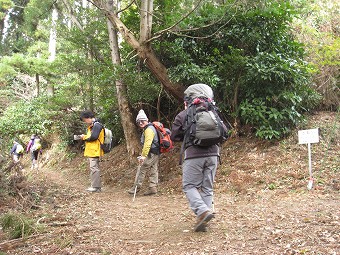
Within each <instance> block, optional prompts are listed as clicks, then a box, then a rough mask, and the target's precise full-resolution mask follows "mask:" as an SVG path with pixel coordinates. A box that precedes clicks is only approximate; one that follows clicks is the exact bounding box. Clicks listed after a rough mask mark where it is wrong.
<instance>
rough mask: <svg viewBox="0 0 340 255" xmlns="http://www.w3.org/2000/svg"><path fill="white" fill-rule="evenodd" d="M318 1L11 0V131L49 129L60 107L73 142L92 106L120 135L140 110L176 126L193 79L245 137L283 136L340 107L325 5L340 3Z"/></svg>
mask: <svg viewBox="0 0 340 255" xmlns="http://www.w3.org/2000/svg"><path fill="white" fill-rule="evenodd" d="M312 2H313V3H311V2H310V1H301V0H292V1H285V2H282V1H265V0H263V1H257V2H256V3H255V2H253V1H241V2H237V1H203V0H201V1H195V0H188V1H167V0H159V1H151V0H149V1H145V0H142V1H137V2H126V1H115V2H114V4H113V6H112V7H109V6H108V2H106V1H99V0H96V1H94V2H93V3H92V2H87V1H74V0H62V1H50V0H39V1H33V0H32V1H18V0H15V1H7V0H1V1H0V10H1V12H0V15H1V16H0V21H1V23H0V24H1V25H0V29H1V35H2V37H1V43H0V55H1V60H0V85H1V86H0V94H1V95H2V96H3V98H4V99H2V100H1V101H0V103H1V105H2V106H4V107H3V110H1V111H0V119H1V121H0V129H1V130H2V131H3V132H2V136H6V137H9V138H11V137H14V136H16V135H18V133H20V134H29V133H31V132H33V131H34V132H38V133H40V134H41V135H47V134H48V132H50V131H51V129H50V127H52V126H53V121H52V120H53V119H55V116H58V115H63V116H64V117H65V116H66V115H67V116H68V117H67V118H65V119H62V120H61V123H59V124H58V125H59V126H60V127H67V128H69V130H67V132H66V133H65V134H64V140H65V141H66V143H70V142H71V141H70V140H71V138H70V136H67V134H71V133H72V131H73V130H74V129H76V128H79V126H77V125H79V123H78V124H76V121H71V119H73V118H76V117H75V116H76V115H77V113H78V112H79V111H80V110H82V109H91V110H93V111H95V112H97V113H99V115H100V117H101V118H102V119H103V121H104V122H106V123H108V124H107V125H108V126H109V127H110V128H112V129H113V131H114V134H115V140H116V142H117V143H119V142H121V141H123V140H124V139H122V137H125V139H128V137H127V136H130V135H132V134H131V133H129V134H128V133H126V132H124V135H123V131H124V129H127V128H129V129H131V127H132V126H133V124H134V123H131V125H129V126H128V127H127V125H126V123H127V122H126V121H128V122H133V116H134V115H135V114H136V113H137V111H138V110H139V109H140V108H144V109H145V110H146V111H147V113H148V115H149V116H150V119H159V120H162V121H163V122H165V123H166V125H167V126H169V125H170V124H171V122H172V119H173V117H174V116H175V115H176V113H177V112H178V111H179V110H180V109H181V104H178V102H180V101H181V95H182V91H183V90H184V89H185V87H187V86H189V85H191V84H194V83H206V84H208V85H210V86H211V87H212V88H213V90H214V92H215V97H216V98H215V99H216V102H217V103H218V106H219V108H220V110H221V112H222V114H223V116H224V119H225V120H226V121H228V122H229V123H231V125H232V127H233V130H234V133H235V134H237V133H238V132H239V131H240V129H241V127H242V126H244V125H248V126H251V127H252V129H254V130H255V134H256V135H257V136H258V137H260V138H265V139H273V138H275V139H279V138H281V137H282V136H284V135H286V134H288V133H289V132H290V130H291V128H293V127H295V126H296V125H298V123H299V122H300V121H302V120H303V113H304V112H307V111H310V110H313V109H316V108H320V107H324V108H326V109H329V108H331V109H333V110H334V109H335V110H336V109H337V108H338V107H339V105H338V104H339V100H338V99H339V86H338V84H339V82H338V80H339V76H338V74H336V73H338V70H339V62H338V60H339V57H338V56H339V52H338V51H336V48H337V47H336V46H337V45H338V44H339V37H338V33H339V31H337V30H336V27H337V25H336V24H337V23H336V22H338V21H336V20H338V19H336V17H338V16H339V15H338V13H335V12H334V8H330V9H328V11H329V13H333V14H334V15H333V16H332V17H328V16H325V15H323V13H322V12H321V11H320V10H321V9H320V10H319V12H318V11H317V8H322V7H323V6H324V5H326V4H332V5H333V6H338V5H339V4H338V3H337V2H335V1H328V0H324V1H318V2H314V1H312ZM311 8H312V14H313V15H311V12H309V10H311ZM335 9H336V8H335ZM337 9H338V10H339V8H337ZM53 10H55V11H56V12H57V13H58V16H57V19H56V17H54V18H53V17H52V13H53ZM308 15H310V16H308ZM307 16H308V19H305V17H307ZM311 16H312V17H313V18H312V17H311ZM326 17H327V18H326ZM317 18H318V19H317ZM316 20H318V21H317V22H318V23H317V24H316ZM109 25H112V27H111V29H113V30H112V31H111V32H113V33H116V35H117V38H118V39H117V42H118V43H117V45H116V46H115V47H116V49H114V48H112V44H111V42H110V40H111V37H110V33H111V32H110V26H109ZM324 25H329V26H331V28H332V29H328V30H326V31H325V29H324V28H323V26H324ZM108 28H109V29H108ZM302 32H303V33H302ZM325 34H327V38H328V40H327V41H326V40H325V37H324V35H325ZM53 35H56V58H55V59H53V60H51V58H50V55H51V40H52V39H51V38H53ZM312 35H318V36H319V37H318V36H314V37H312ZM113 47H114V46H113ZM113 51H115V52H116V53H117V54H119V60H120V63H119V64H117V62H115V61H113V59H112V52H113ZM325 80H327V83H325ZM117 82H118V83H117ZM122 86H123V88H124V90H123V91H120V90H119V88H120V87H122ZM51 88H52V92H53V93H52V95H51V93H50V92H51ZM49 91H50V92H49ZM122 92H123V94H117V93H122ZM323 92H324V93H323ZM330 95H331V96H330ZM124 102H126V104H124V106H123V105H122V103H124ZM320 102H321V104H320ZM5 106H10V107H8V108H6V109H5ZM46 106H47V107H46ZM124 111H125V112H124ZM127 113H130V114H131V116H130V117H129V118H128V119H127V120H124V117H125V116H126V114H127ZM24 115H26V116H30V118H22V116H24ZM31 116H35V117H34V118H33V117H31ZM122 118H123V119H122ZM124 121H125V122H124ZM122 123H123V124H122Z"/></svg>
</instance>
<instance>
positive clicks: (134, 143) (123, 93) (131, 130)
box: [107, 2, 140, 158]
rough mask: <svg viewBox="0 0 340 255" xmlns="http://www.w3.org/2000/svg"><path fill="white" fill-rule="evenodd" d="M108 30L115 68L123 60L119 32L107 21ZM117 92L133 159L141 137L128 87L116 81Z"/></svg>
mask: <svg viewBox="0 0 340 255" xmlns="http://www.w3.org/2000/svg"><path fill="white" fill-rule="evenodd" d="M107 8H108V9H110V10H112V9H113V2H108V4H107ZM107 28H108V31H109V39H110V48H111V59H112V63H113V65H114V66H120V65H121V58H120V53H119V44H118V35H117V30H116V29H115V27H114V26H113V24H112V23H111V21H110V20H107ZM116 91H117V99H118V107H119V112H120V118H121V124H122V126H123V130H124V136H125V140H126V148H127V151H128V153H129V156H130V157H131V158H132V157H134V156H136V155H138V153H139V151H140V143H139V137H138V135H137V132H136V126H135V125H134V123H135V121H134V119H133V116H132V113H131V109H130V106H129V102H128V99H127V87H126V85H125V84H124V83H123V82H122V81H121V80H120V79H117V80H116Z"/></svg>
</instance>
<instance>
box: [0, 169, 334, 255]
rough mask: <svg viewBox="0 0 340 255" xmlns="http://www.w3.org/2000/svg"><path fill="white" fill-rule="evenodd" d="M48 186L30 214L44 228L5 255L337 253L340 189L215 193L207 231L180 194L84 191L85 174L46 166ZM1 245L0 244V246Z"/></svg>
mask: <svg viewBox="0 0 340 255" xmlns="http://www.w3.org/2000/svg"><path fill="white" fill-rule="evenodd" d="M36 179H37V180H38V179H44V182H45V183H46V184H48V186H49V191H48V194H47V195H46V197H45V198H44V200H43V201H41V204H42V208H43V209H41V210H37V211H36V212H35V213H36V217H37V218H39V219H40V220H39V222H40V223H41V224H44V225H45V231H44V233H43V234H40V235H36V236H33V237H31V238H28V239H27V240H26V241H24V242H21V244H20V245H18V244H16V245H12V248H11V246H8V245H7V246H4V247H2V249H3V250H4V251H6V250H7V249H9V250H7V251H6V254H8V255H12V254H13V255H14V254H18V255H21V254H22V255H23V254H25V255H27V254H84V255H85V254H339V252H340V245H339V243H340V220H339V217H340V214H339V204H340V203H339V202H340V201H339V194H338V193H335V192H334V193H331V194H330V193H328V194H323V192H322V191H319V190H313V191H311V192H307V191H306V192H299V193H293V192H292V193H284V194H280V192H279V191H270V190H268V191H260V192H257V193H255V194H253V195H242V196H236V195H233V194H223V193H220V192H216V194H215V209H216V218H215V219H213V220H212V221H211V224H210V227H209V230H208V232H207V233H194V232H193V231H192V227H193V225H194V222H195V218H194V216H193V213H192V212H191V211H190V210H189V208H188V204H187V201H186V199H185V197H184V196H183V194H180V193H179V194H175V195H169V194H159V195H157V196H152V197H145V196H142V195H139V196H137V198H136V200H135V201H134V202H132V197H131V196H130V195H129V194H127V192H126V191H125V190H122V189H119V188H112V187H105V188H104V189H103V192H101V193H87V192H85V191H84V190H85V188H86V185H87V180H86V179H82V178H77V177H76V176H72V174H69V173H66V172H65V173H64V174H63V173H57V172H56V171H51V170H45V172H44V174H42V173H40V174H39V175H38V176H37V177H36ZM0 250H1V249H0Z"/></svg>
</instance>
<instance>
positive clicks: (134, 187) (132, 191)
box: [127, 185, 140, 195]
mask: <svg viewBox="0 0 340 255" xmlns="http://www.w3.org/2000/svg"><path fill="white" fill-rule="evenodd" d="M135 190H136V185H135V186H133V187H132V188H131V189H129V190H128V191H127V192H128V193H129V194H131V195H133V194H135ZM139 191H140V187H138V186H137V190H136V193H138V192H139Z"/></svg>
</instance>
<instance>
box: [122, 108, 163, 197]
mask: <svg viewBox="0 0 340 255" xmlns="http://www.w3.org/2000/svg"><path fill="white" fill-rule="evenodd" d="M136 124H137V125H138V126H139V128H141V129H143V133H142V136H141V143H142V146H143V149H142V153H141V155H140V156H139V157H138V163H139V164H140V165H141V167H140V170H139V171H138V172H137V176H136V178H135V183H134V186H133V187H132V188H131V189H130V190H128V193H129V194H135V192H139V191H140V189H141V186H142V184H143V181H144V178H145V175H146V172H149V189H148V191H147V192H146V193H144V195H145V196H149V195H155V194H156V193H157V186H158V164H159V155H160V145H159V137H158V134H157V130H156V128H155V127H154V125H153V124H152V123H151V122H149V119H148V117H147V116H146V114H145V112H144V110H140V111H139V112H138V115H137V117H136Z"/></svg>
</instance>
